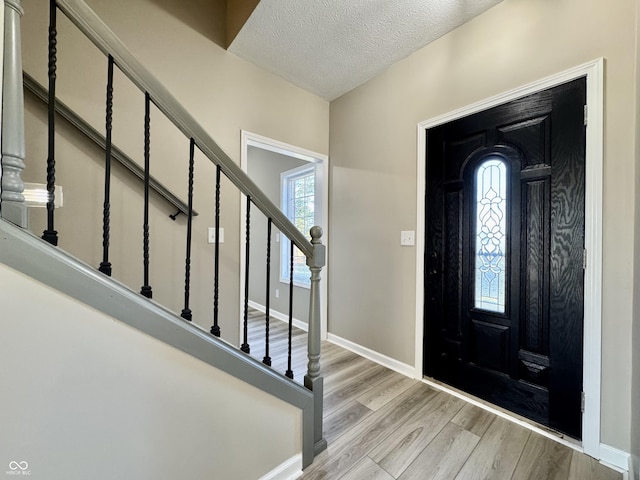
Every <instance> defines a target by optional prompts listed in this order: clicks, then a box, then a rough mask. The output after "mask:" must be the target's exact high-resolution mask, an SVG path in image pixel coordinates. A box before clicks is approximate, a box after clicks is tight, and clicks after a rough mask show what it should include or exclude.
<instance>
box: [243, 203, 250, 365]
mask: <svg viewBox="0 0 640 480" xmlns="http://www.w3.org/2000/svg"><path fill="white" fill-rule="evenodd" d="M250 228H251V197H250V196H249V195H247V225H246V241H245V262H244V321H243V325H242V335H243V337H242V338H243V343H242V346H241V347H240V350H242V351H243V352H245V353H250V352H251V348H250V347H249V342H248V336H249V330H248V327H247V319H248V316H249V239H250V237H251V235H250Z"/></svg>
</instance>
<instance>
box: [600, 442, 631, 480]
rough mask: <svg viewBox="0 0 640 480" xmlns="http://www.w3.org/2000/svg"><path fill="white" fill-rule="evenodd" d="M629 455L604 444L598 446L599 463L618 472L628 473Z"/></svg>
mask: <svg viewBox="0 0 640 480" xmlns="http://www.w3.org/2000/svg"><path fill="white" fill-rule="evenodd" d="M630 461H631V455H629V454H628V453H627V452H623V451H622V450H618V449H617V448H614V447H610V446H609V445H605V444H604V443H601V444H600V463H602V464H604V465H607V466H608V467H612V468H615V469H616V470H619V471H620V472H623V473H624V472H628V471H629V467H630Z"/></svg>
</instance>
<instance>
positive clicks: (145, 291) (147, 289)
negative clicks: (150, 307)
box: [140, 92, 153, 298]
mask: <svg viewBox="0 0 640 480" xmlns="http://www.w3.org/2000/svg"><path fill="white" fill-rule="evenodd" d="M150 110H151V99H150V97H149V93H147V92H145V94H144V224H143V227H142V229H143V234H144V240H143V258H144V260H143V264H144V285H143V286H142V288H141V289H140V293H141V294H142V295H143V296H145V297H147V298H152V296H153V292H152V291H151V286H150V285H149V155H150V143H151V115H150Z"/></svg>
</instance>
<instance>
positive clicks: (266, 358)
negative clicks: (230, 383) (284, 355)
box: [262, 218, 271, 366]
mask: <svg viewBox="0 0 640 480" xmlns="http://www.w3.org/2000/svg"><path fill="white" fill-rule="evenodd" d="M270 296H271V219H270V218H269V219H267V294H266V299H267V301H266V305H265V307H266V308H265V316H264V322H265V335H264V338H265V340H264V342H265V344H264V358H263V359H262V363H264V364H265V365H269V366H271V357H270V356H269V315H270V309H269V297H270Z"/></svg>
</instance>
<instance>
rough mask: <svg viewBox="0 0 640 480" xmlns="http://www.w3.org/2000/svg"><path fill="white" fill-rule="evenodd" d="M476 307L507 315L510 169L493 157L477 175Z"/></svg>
mask: <svg viewBox="0 0 640 480" xmlns="http://www.w3.org/2000/svg"><path fill="white" fill-rule="evenodd" d="M474 182H475V191H476V202H475V204H474V209H475V232H474V233H475V275H474V281H475V289H474V291H475V295H474V298H475V300H474V306H475V308H479V309H482V310H488V311H491V312H497V313H504V311H505V286H506V267H505V265H506V254H507V251H506V250H507V249H506V245H507V201H508V199H507V167H506V165H505V163H504V161H503V160H502V159H501V158H499V157H496V156H489V157H487V158H486V159H485V160H484V161H482V162H481V163H480V165H478V168H477V170H476V173H475V178H474Z"/></svg>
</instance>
